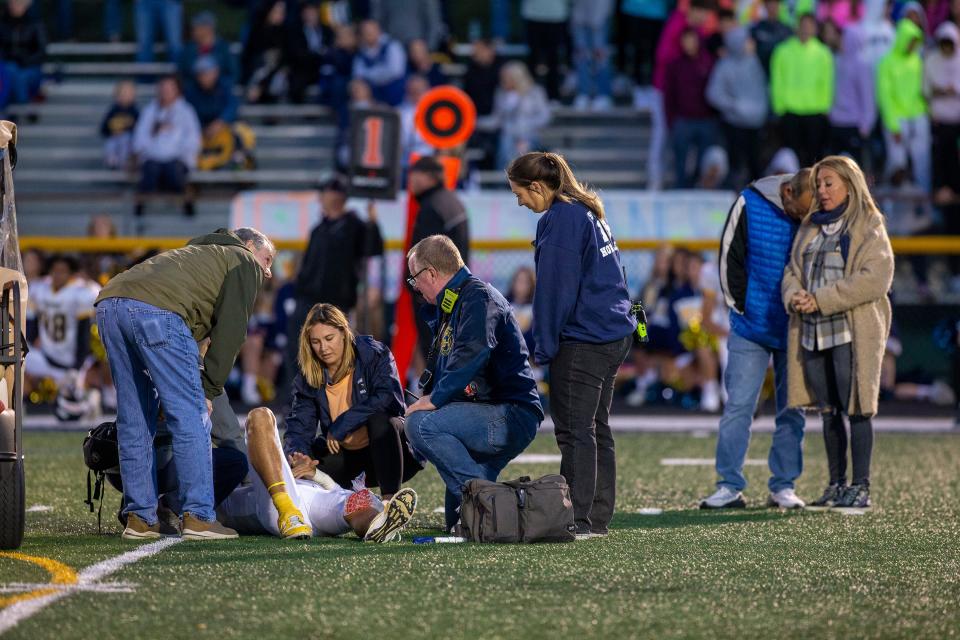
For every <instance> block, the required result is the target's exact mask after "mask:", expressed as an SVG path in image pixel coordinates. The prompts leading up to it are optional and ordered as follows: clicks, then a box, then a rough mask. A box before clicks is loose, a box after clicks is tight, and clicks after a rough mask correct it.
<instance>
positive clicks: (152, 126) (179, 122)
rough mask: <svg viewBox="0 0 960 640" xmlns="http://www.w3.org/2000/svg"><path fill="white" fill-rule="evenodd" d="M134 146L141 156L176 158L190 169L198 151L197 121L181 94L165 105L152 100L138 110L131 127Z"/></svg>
mask: <svg viewBox="0 0 960 640" xmlns="http://www.w3.org/2000/svg"><path fill="white" fill-rule="evenodd" d="M133 150H134V151H136V152H137V155H138V156H140V159H141V160H156V161H157V162H172V161H174V160H179V161H180V162H182V163H183V164H185V165H187V167H189V168H190V169H194V168H196V166H197V155H198V154H199V153H200V121H199V120H198V119H197V112H196V111H194V110H193V107H191V106H190V104H189V103H188V102H187V101H186V100H184V99H183V98H177V100H176V101H175V102H174V103H173V104H171V105H170V106H168V107H162V106H160V103H159V102H158V101H157V100H154V101H153V102H151V103H150V104H148V105H147V107H146V108H145V109H144V110H143V112H142V113H141V114H140V119H139V120H137V126H136V128H135V129H134V130H133Z"/></svg>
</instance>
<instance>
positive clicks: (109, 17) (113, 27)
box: [103, 0, 123, 40]
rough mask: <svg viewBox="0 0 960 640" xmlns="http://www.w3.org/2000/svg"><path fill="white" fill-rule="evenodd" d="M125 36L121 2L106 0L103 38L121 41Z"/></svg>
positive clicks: (104, 4)
mask: <svg viewBox="0 0 960 640" xmlns="http://www.w3.org/2000/svg"><path fill="white" fill-rule="evenodd" d="M122 35H123V10H122V8H121V6H120V0H105V1H104V3H103V36H104V38H105V39H106V40H119V39H120V36H122Z"/></svg>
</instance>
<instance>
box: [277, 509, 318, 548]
mask: <svg viewBox="0 0 960 640" xmlns="http://www.w3.org/2000/svg"><path fill="white" fill-rule="evenodd" d="M277 528H278V529H279V530H280V537H281V538H283V539H284V540H306V539H307V538H310V537H312V536H313V527H311V526H310V525H308V524H307V523H306V522H304V519H303V514H302V513H300V510H299V509H293V510H292V511H288V512H286V513H281V514H280V517H279V518H277Z"/></svg>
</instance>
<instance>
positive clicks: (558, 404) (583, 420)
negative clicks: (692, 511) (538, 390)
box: [550, 335, 633, 533]
mask: <svg viewBox="0 0 960 640" xmlns="http://www.w3.org/2000/svg"><path fill="white" fill-rule="evenodd" d="M632 343H633V336H632V335H629V336H627V337H626V338H623V339H621V340H617V341H615V342H609V343H607V344H586V343H583V342H564V343H561V344H560V350H559V351H558V352H557V355H556V357H555V358H554V360H553V362H551V363H550V415H551V416H552V417H553V428H554V434H555V435H556V437H557V445H558V446H559V447H560V456H561V461H560V473H561V475H563V477H564V478H566V479H567V483H568V484H569V485H570V494H571V498H572V500H573V515H574V518H575V520H576V524H577V531H578V532H587V531H593V532H596V533H605V532H606V531H607V527H608V526H609V524H610V519H611V518H613V508H614V503H615V501H616V490H617V487H616V482H617V459H616V453H615V451H614V446H613V433H612V432H611V430H610V422H609V420H610V403H611V402H612V401H613V382H614V379H615V378H616V375H617V369H619V368H620V365H621V364H622V363H623V360H624V358H626V357H627V351H628V350H629V349H630V345H631V344H632Z"/></svg>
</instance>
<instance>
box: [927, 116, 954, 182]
mask: <svg viewBox="0 0 960 640" xmlns="http://www.w3.org/2000/svg"><path fill="white" fill-rule="evenodd" d="M958 145H960V125H957V124H935V125H933V188H934V189H935V190H936V189H939V188H940V187H943V186H947V187H950V188H951V189H953V190H954V191H960V148H958Z"/></svg>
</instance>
